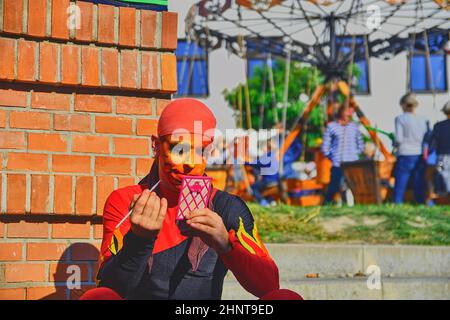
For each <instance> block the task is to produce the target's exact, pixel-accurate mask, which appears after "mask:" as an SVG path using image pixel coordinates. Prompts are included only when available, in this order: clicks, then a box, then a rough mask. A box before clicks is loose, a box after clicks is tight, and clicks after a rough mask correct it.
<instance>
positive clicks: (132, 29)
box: [119, 7, 136, 47]
mask: <svg viewBox="0 0 450 320" xmlns="http://www.w3.org/2000/svg"><path fill="white" fill-rule="evenodd" d="M119 11H120V12H119V15H120V17H119V44H120V45H122V46H131V47H133V46H135V45H136V9H134V8H126V7H120V8H119Z"/></svg>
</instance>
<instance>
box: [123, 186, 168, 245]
mask: <svg viewBox="0 0 450 320" xmlns="http://www.w3.org/2000/svg"><path fill="white" fill-rule="evenodd" d="M131 206H132V207H133V211H132V213H131V217H130V222H131V231H132V232H133V233H134V234H135V235H137V236H139V237H141V238H145V239H154V238H156V236H157V235H158V232H159V230H160V229H161V227H162V224H163V221H164V218H165V217H166V213H167V199H165V198H162V199H160V198H159V197H158V196H157V195H156V193H155V192H151V193H150V192H149V190H148V189H145V190H144V191H143V192H142V193H141V194H136V195H134V199H133V203H132V204H131Z"/></svg>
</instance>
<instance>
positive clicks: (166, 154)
mask: <svg viewBox="0 0 450 320" xmlns="http://www.w3.org/2000/svg"><path fill="white" fill-rule="evenodd" d="M156 139H157V141H155V142H156V144H157V145H158V147H157V150H158V151H157V157H158V161H159V163H158V164H159V177H160V179H161V180H163V181H165V182H166V184H168V185H171V186H173V187H175V188H176V189H179V188H180V186H181V182H182V178H183V176H184V175H192V176H194V175H195V176H197V175H198V176H200V175H203V174H204V172H205V168H206V160H207V159H206V154H208V150H209V148H210V147H211V146H212V145H211V141H210V140H206V141H202V137H201V136H199V135H194V134H188V135H183V136H181V137H176V136H174V135H166V136H163V137H160V138H159V139H158V138H156ZM210 145H211V146H210Z"/></svg>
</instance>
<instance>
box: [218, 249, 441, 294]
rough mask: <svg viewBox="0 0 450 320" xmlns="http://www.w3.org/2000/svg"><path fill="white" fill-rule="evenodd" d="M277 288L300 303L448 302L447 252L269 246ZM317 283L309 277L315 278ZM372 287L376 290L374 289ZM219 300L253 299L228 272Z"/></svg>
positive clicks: (435, 250)
mask: <svg viewBox="0 0 450 320" xmlns="http://www.w3.org/2000/svg"><path fill="white" fill-rule="evenodd" d="M267 247H268V250H269V252H270V254H271V255H272V257H273V258H274V260H275V261H276V263H277V265H278V268H279V270H280V281H281V287H282V288H288V289H291V290H294V291H296V292H298V293H300V294H301V295H302V296H303V297H304V298H305V299H448V300H450V247H442V246H400V245H399V246H395V245H341V244H330V245H328V244H268V245H267ZM316 274H318V278H308V277H307V275H308V276H310V277H311V276H315V275H316ZM377 283H378V284H379V286H378V287H377ZM222 297H223V299H256V297H254V296H252V295H251V294H249V293H247V292H246V291H245V290H244V289H243V288H242V287H241V286H240V285H239V283H237V281H236V279H235V278H234V276H233V275H232V273H231V272H229V273H228V275H227V277H226V280H225V283H224V292H223V296H222Z"/></svg>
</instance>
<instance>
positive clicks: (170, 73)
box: [161, 53, 178, 92]
mask: <svg viewBox="0 0 450 320" xmlns="http://www.w3.org/2000/svg"><path fill="white" fill-rule="evenodd" d="M161 82H162V90H163V91H165V92H176V91H177V85H178V84H177V57H176V56H175V55H174V54H171V53H163V54H162V55H161Z"/></svg>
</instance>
